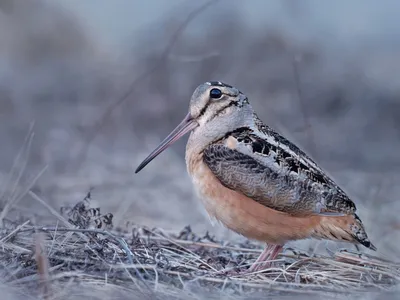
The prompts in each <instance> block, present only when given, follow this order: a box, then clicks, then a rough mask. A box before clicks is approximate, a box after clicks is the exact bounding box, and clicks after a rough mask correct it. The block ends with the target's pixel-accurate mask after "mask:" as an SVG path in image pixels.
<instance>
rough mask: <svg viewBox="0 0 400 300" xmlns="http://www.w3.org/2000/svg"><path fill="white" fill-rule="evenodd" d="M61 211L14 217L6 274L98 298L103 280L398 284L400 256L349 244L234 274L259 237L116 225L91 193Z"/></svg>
mask: <svg viewBox="0 0 400 300" xmlns="http://www.w3.org/2000/svg"><path fill="white" fill-rule="evenodd" d="M30 195H31V196H32V197H33V198H34V199H36V200H38V201H39V202H41V203H42V204H43V203H44V202H43V200H42V199H40V197H39V196H37V195H36V194H34V193H32V192H30ZM48 208H49V207H48ZM50 209H51V208H50ZM51 212H52V213H53V214H54V215H55V216H56V217H57V219H58V222H56V223H55V224H50V226H44V225H43V224H40V225H39V224H38V223H37V221H36V224H34V225H35V226H34V225H33V221H32V220H23V221H20V222H19V223H15V222H11V221H9V220H7V219H4V220H3V228H2V232H1V233H2V234H1V240H0V243H1V246H2V247H1V250H0V257H1V272H2V273H3V274H2V275H3V276H2V277H3V278H4V279H5V281H4V283H6V284H7V285H9V286H11V287H13V288H15V289H19V290H20V291H24V292H25V293H27V294H28V291H29V290H33V291H35V293H37V295H32V293H30V295H31V296H35V297H39V296H42V297H44V298H45V299H60V298H64V297H67V298H68V299H71V297H72V295H71V293H70V292H69V291H70V290H72V287H73V288H76V287H77V286H79V287H80V288H81V290H80V293H82V291H86V292H85V293H86V294H88V292H89V290H92V291H93V294H92V295H91V297H94V298H95V299H100V298H102V299H104V297H105V294H103V293H98V292H99V289H100V290H101V289H104V290H107V291H108V292H109V293H110V296H111V295H113V297H114V296H116V295H117V294H116V293H117V292H116V291H117V290H118V293H122V292H123V291H125V292H126V294H129V295H133V294H132V293H135V295H137V297H140V298H145V297H149V298H152V299H153V298H158V297H162V298H164V299H198V298H199V295H200V294H203V295H204V293H207V295H208V297H211V296H212V295H215V297H221V296H222V295H224V296H226V297H229V296H234V295H235V297H236V298H235V299H238V298H239V299H240V297H244V296H245V297H246V299H249V297H251V295H253V296H254V297H256V295H261V294H263V295H277V294H279V295H282V294H283V295H291V294H292V295H294V294H296V295H298V294H307V295H308V294H314V295H319V294H321V293H323V294H324V295H325V296H327V295H329V294H331V295H337V294H342V295H349V294H353V293H357V294H359V293H365V292H382V291H390V290H393V289H394V288H395V286H396V285H397V284H398V283H399V280H400V264H396V263H393V262H389V261H384V260H382V259H379V258H377V257H373V256H369V255H365V254H360V253H353V252H348V251H341V252H336V253H332V255H331V256H321V255H314V256H309V255H307V254H306V253H300V252H298V251H296V250H294V249H287V250H286V251H285V252H284V254H282V255H281V256H280V257H279V259H278V260H277V261H276V263H275V264H276V267H274V268H272V269H269V270H267V271H265V272H256V273H252V274H239V273H238V274H237V275H229V276H228V275H226V274H225V273H224V272H225V271H227V270H239V269H244V268H246V267H247V266H249V265H250V264H251V263H252V262H253V261H254V260H255V258H256V257H257V256H258V255H259V253H260V251H261V249H260V248H259V245H258V244H255V243H252V242H246V243H243V244H228V243H223V242H221V241H216V240H215V239H214V238H213V237H211V236H210V235H209V234H206V235H205V236H198V235H196V234H195V233H194V232H192V230H191V229H190V227H189V226H188V227H186V228H184V229H183V230H182V231H181V232H178V233H172V232H165V231H164V230H162V229H150V228H145V227H141V226H137V225H129V224H126V226H124V228H113V225H112V215H111V214H101V213H100V208H98V207H91V201H90V193H89V194H88V196H87V197H85V199H84V200H83V201H80V202H79V203H77V204H76V205H75V206H74V207H70V208H69V207H67V208H65V207H64V208H62V209H61V213H58V212H57V211H55V210H52V211H51ZM37 232H40V233H41V235H39V237H40V239H39V238H38V235H37V234H36V233H37ZM35 249H36V250H35ZM94 286H96V287H97V288H96V289H93V287H94ZM94 291H95V292H94ZM110 291H114V292H110ZM89 294H90V293H89ZM80 295H81V296H82V294H80ZM196 295H197V296H196ZM217 295H219V296H217ZM86 296H89V295H86ZM77 297H78V296H77Z"/></svg>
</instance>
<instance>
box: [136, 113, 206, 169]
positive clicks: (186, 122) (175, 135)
mask: <svg viewBox="0 0 400 300" xmlns="http://www.w3.org/2000/svg"><path fill="white" fill-rule="evenodd" d="M197 126H199V124H198V123H197V122H196V121H195V120H193V118H192V116H191V115H190V113H188V114H187V115H186V117H185V118H184V119H183V120H182V122H181V123H180V124H179V125H178V126H176V128H175V129H174V130H173V131H172V132H171V133H170V134H169V135H168V136H167V137H166V138H165V139H164V140H163V141H162V142H161V143H160V145H158V147H157V148H156V149H154V151H153V152H151V153H150V154H149V156H147V157H146V158H145V160H143V162H142V163H141V164H140V165H139V166H138V167H137V169H136V170H135V173H138V172H140V170H142V169H143V168H144V167H145V166H146V165H147V164H148V163H150V162H151V161H152V160H153V159H154V158H155V157H156V156H157V155H159V154H160V153H161V152H163V151H164V150H165V149H167V148H168V147H169V146H170V145H172V144H173V143H175V142H176V141H177V140H179V139H180V138H181V137H182V136H184V135H185V134H186V133H188V132H189V131H191V130H193V129H194V128H196V127H197Z"/></svg>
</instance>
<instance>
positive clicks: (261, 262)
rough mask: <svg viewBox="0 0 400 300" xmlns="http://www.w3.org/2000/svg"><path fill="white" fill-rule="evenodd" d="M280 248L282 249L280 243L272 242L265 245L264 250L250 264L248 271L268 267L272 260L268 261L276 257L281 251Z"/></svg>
mask: <svg viewBox="0 0 400 300" xmlns="http://www.w3.org/2000/svg"><path fill="white" fill-rule="evenodd" d="M282 249H283V246H282V245H274V244H270V245H267V246H266V247H265V249H264V251H263V252H262V253H261V254H260V256H259V257H258V258H257V259H256V261H255V262H254V263H253V264H252V265H251V267H250V268H249V270H248V272H249V273H251V272H255V271H260V270H264V269H268V268H270V267H271V265H272V262H270V260H274V259H276V257H277V256H278V255H279V253H281V252H282Z"/></svg>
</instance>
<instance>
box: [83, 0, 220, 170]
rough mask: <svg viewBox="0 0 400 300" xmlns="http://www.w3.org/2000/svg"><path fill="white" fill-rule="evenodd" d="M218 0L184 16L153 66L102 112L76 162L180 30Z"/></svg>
mask: <svg viewBox="0 0 400 300" xmlns="http://www.w3.org/2000/svg"><path fill="white" fill-rule="evenodd" d="M218 1H219V0H209V1H207V2H206V3H204V4H203V5H201V6H200V7H198V8H196V9H195V10H193V11H192V12H191V13H189V15H188V16H187V17H186V19H185V20H184V21H183V23H182V24H181V26H179V28H178V29H177V30H176V31H175V33H174V34H173V36H172V37H171V40H170V42H169V44H168V45H167V47H166V48H165V50H164V51H163V53H162V55H161V57H160V59H159V60H158V61H157V62H156V63H155V64H154V66H153V68H151V69H149V70H147V71H146V72H144V73H143V74H142V75H140V76H139V77H138V78H136V79H135V80H134V81H133V82H132V83H131V85H130V86H129V88H128V90H127V92H126V93H124V94H123V95H122V97H121V98H119V99H118V100H117V101H115V102H113V103H112V104H111V105H109V107H108V108H107V109H106V111H105V112H104V114H103V115H102V116H101V117H100V121H99V123H98V124H97V125H95V126H94V127H95V128H94V130H93V132H91V133H90V134H89V136H88V137H87V139H86V140H87V142H86V144H85V146H84V149H83V150H82V152H81V154H80V155H78V159H77V161H78V164H81V163H82V162H83V160H84V158H86V154H87V150H88V148H89V146H90V144H91V143H92V142H93V140H94V139H95V138H96V136H97V134H98V133H99V132H100V131H101V129H102V128H103V126H104V124H105V123H106V122H107V121H108V119H109V118H110V116H111V114H112V113H113V111H114V110H115V109H116V108H117V107H118V106H119V105H121V104H122V103H123V102H124V101H125V100H126V99H127V98H128V96H129V95H130V94H131V93H132V92H133V90H134V88H135V86H136V85H137V84H139V83H140V82H141V81H143V80H144V79H146V78H147V77H149V76H150V75H151V74H153V73H154V72H155V71H156V70H157V69H158V68H159V66H160V65H161V64H162V62H163V61H164V60H165V59H167V58H168V56H169V55H170V52H171V50H172V48H173V46H174V45H175V43H176V42H177V40H178V38H179V36H180V35H181V34H182V32H183V31H184V30H185V29H186V27H187V26H188V25H189V24H190V22H192V21H193V20H194V19H195V18H196V17H197V16H198V15H199V14H200V13H202V12H203V11H204V10H205V9H206V8H208V7H209V6H211V5H212V4H215V3H216V2H218Z"/></svg>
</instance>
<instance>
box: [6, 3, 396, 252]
mask: <svg viewBox="0 0 400 300" xmlns="http://www.w3.org/2000/svg"><path fill="white" fill-rule="evenodd" d="M204 3H206V2H203V1H188V0H186V1H184V0H180V1H178V0H171V1H165V0H147V1H133V0H113V1H108V0H85V1H82V0H58V1H50V0H47V1H46V0H30V1H26V0H0V41H1V42H0V122H1V123H0V125H1V126H0V140H1V142H0V145H1V146H0V149H1V156H0V176H1V177H0V178H3V179H4V178H7V174H8V173H9V171H10V169H11V167H12V164H13V160H14V159H15V157H16V154H17V152H18V150H19V149H20V148H21V146H22V144H23V141H24V139H25V136H26V135H27V132H28V129H29V126H30V125H31V124H32V122H34V132H35V136H34V139H33V142H32V147H31V150H30V154H29V160H28V165H27V167H26V170H25V172H24V176H23V177H22V179H21V181H20V186H21V187H22V188H23V187H26V186H27V185H29V183H30V182H31V180H32V178H33V177H34V176H35V175H36V174H37V173H38V172H39V171H40V170H41V169H42V168H43V167H44V166H46V165H47V166H48V167H47V170H46V172H45V173H44V174H43V175H42V176H41V177H40V178H39V180H37V181H36V182H35V185H34V187H33V190H34V191H35V193H37V194H38V195H40V197H42V198H43V199H44V200H45V201H46V203H48V204H49V205H51V206H52V207H53V208H54V209H56V210H58V209H59V208H60V206H62V205H65V204H69V205H73V204H75V203H76V202H77V201H79V200H81V199H83V197H84V196H85V194H86V193H87V192H88V191H89V190H90V189H93V190H92V196H93V199H94V200H95V201H97V203H99V205H100V207H101V210H102V212H112V213H113V214H114V216H115V221H116V222H117V224H120V225H121V226H123V225H124V224H125V223H126V222H128V221H129V222H131V223H138V224H141V225H147V226H150V227H153V226H157V227H163V228H165V229H168V230H180V229H181V228H183V226H185V225H188V224H190V225H191V226H192V228H194V229H195V230H196V231H197V232H199V233H201V232H205V231H206V230H210V232H211V233H212V234H216V235H217V236H218V237H220V238H223V239H234V238H238V237H237V236H236V235H234V234H233V233H231V232H228V231H227V230H225V229H224V228H222V226H216V227H212V226H211V225H210V222H209V220H208V217H207V215H206V214H205V212H204V210H203V208H202V207H201V205H200V203H199V201H198V199H197V198H196V196H195V194H194V192H193V189H192V184H191V181H190V179H189V177H188V175H187V173H186V167H185V162H184V150H185V143H186V138H185V139H183V140H182V141H179V142H178V143H177V144H176V145H174V146H173V147H172V148H170V149H169V150H168V151H166V152H164V153H163V154H162V155H161V156H159V157H158V158H157V159H156V160H154V161H153V162H152V163H151V164H150V165H149V166H148V167H146V169H144V170H143V171H142V172H141V173H139V174H136V175H135V174H134V169H135V168H136V166H137V165H138V164H139V163H140V162H141V160H142V159H143V158H144V157H145V156H146V155H147V154H148V153H149V151H151V150H153V148H154V147H155V146H156V145H157V144H158V143H159V142H160V141H161V139H163V138H164V137H165V136H166V135H167V134H168V133H169V131H170V130H171V129H173V128H174V127H175V126H176V125H177V124H178V123H179V122H180V121H181V119H182V118H183V116H184V115H185V114H186V112H187V109H188V103H189V99H190V96H191V94H192V92H193V90H194V89H195V88H196V87H197V85H199V84H201V83H203V82H205V81H209V80H219V81H223V82H226V83H229V84H231V85H234V86H236V87H238V88H239V89H240V90H241V91H243V92H244V93H246V94H247V95H248V97H249V99H250V102H251V103H252V105H253V107H254V108H255V109H256V110H257V112H258V114H259V116H260V118H261V119H263V120H264V121H265V122H266V123H267V124H269V125H270V126H272V127H273V128H275V129H276V130H278V131H279V132H280V133H282V134H283V135H285V136H286V137H288V138H289V139H291V140H292V141H293V142H295V143H297V144H298V145H299V146H300V147H301V148H303V149H304V150H305V151H306V152H308V153H309V154H310V155H311V156H312V157H313V158H314V159H315V160H317V162H318V163H319V164H320V165H321V167H322V168H323V169H325V170H326V171H327V172H328V173H329V174H330V175H332V176H333V178H334V179H335V181H336V182H337V183H339V184H340V185H341V186H342V187H343V189H344V190H345V191H347V192H348V193H349V195H350V196H351V198H352V199H353V200H354V201H355V202H356V204H357V207H358V209H359V215H360V217H361V218H362V220H363V221H364V223H365V225H366V227H367V231H368V232H369V235H370V238H371V240H372V241H373V243H374V244H376V245H377V247H378V249H379V252H378V253H377V255H379V256H383V257H389V258H392V259H394V258H396V257H397V255H396V254H397V251H398V250H399V249H400V244H399V242H398V241H399V230H400V217H399V216H398V212H399V211H400V204H399V203H400V202H399V201H398V197H399V191H400V186H399V184H398V183H399V181H400V176H399V171H400V151H399V147H400V77H399V76H398V70H399V67H400V52H399V50H400V43H399V42H400V26H399V22H400V21H399V18H398V12H399V11H400V2H399V1H394V0H393V1H390V0H387V1H385V2H378V1H367V0H363V1H361V0H358V1H357V0H353V1H342V0H341V1H339V0H338V1H317V0H314V1H312V0H308V1H306V0H303V1H294V0H293V1H291V0H285V1H284V0H268V1H265V0H264V1H263V0H251V1H239V0H219V1H214V2H212V4H211V5H209V6H207V7H205V8H203V9H200V10H199V7H200V6H202V5H204ZM0 180H1V179H0ZM4 182H5V181H4ZM5 195H7V193H5ZM3 200H5V201H6V200H7V199H6V197H4V199H3ZM3 205H4V202H3ZM13 211H14V212H15V213H17V214H22V215H24V216H30V215H36V216H40V217H41V218H44V217H46V216H49V215H50V214H49V212H48V210H47V209H46V208H44V207H43V206H42V205H41V204H39V203H38V202H37V201H35V200H34V199H33V198H32V197H31V196H30V195H26V196H25V197H23V198H22V199H21V200H20V201H19V202H18V203H15V205H14V210H13ZM42 220H46V219H45V218H44V219H42ZM43 222H45V221H43ZM296 243H297V245H298V246H299V247H303V248H304V247H307V245H308V246H310V245H311V246H312V245H316V243H317V242H316V241H303V242H296ZM333 246H334V245H332V247H333ZM341 246H346V247H350V246H348V245H346V244H343V245H341ZM304 249H306V248H304Z"/></svg>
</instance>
